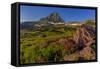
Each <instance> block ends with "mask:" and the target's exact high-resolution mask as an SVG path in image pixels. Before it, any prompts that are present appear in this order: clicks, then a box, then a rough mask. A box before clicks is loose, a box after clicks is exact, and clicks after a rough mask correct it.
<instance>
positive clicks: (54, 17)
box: [20, 12, 64, 29]
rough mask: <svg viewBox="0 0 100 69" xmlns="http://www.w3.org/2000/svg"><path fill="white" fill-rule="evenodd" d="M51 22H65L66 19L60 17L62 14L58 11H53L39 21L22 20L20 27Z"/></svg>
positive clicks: (39, 25)
mask: <svg viewBox="0 0 100 69" xmlns="http://www.w3.org/2000/svg"><path fill="white" fill-rule="evenodd" d="M49 22H53V23H62V22H63V23H64V20H63V19H62V18H61V17H60V15H59V14H58V13H56V12H54V13H51V14H50V15H48V16H46V17H44V18H41V19H40V20H38V21H31V22H22V23H21V24H20V28H21V29H30V28H32V27H36V26H37V27H41V26H43V25H44V26H45V25H49Z"/></svg>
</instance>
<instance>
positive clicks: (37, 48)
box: [20, 27, 76, 64]
mask: <svg viewBox="0 0 100 69" xmlns="http://www.w3.org/2000/svg"><path fill="white" fill-rule="evenodd" d="M75 31H76V28H72V27H68V28H66V27H56V29H55V28H54V29H49V30H44V31H43V30H42V31H27V32H26V31H25V32H24V31H21V35H20V38H21V39H20V61H21V64H27V63H41V62H55V61H62V60H63V57H64V55H65V54H66V53H65V51H64V45H63V44H62V43H60V44H57V43H56V42H54V41H55V40H57V39H60V38H65V37H66V38H70V37H73V35H74V34H75ZM67 53H68V52H67Z"/></svg>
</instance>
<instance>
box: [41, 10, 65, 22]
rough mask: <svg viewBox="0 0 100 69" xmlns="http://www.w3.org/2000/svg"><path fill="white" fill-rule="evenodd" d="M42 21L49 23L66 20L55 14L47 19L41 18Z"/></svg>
mask: <svg viewBox="0 0 100 69" xmlns="http://www.w3.org/2000/svg"><path fill="white" fill-rule="evenodd" d="M40 21H48V22H54V23H58V22H64V20H63V19H62V18H61V16H60V15H59V14H58V13H57V12H53V13H51V14H50V15H48V16H47V17H44V18H41V19H40Z"/></svg>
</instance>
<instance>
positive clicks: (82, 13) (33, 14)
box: [20, 5, 95, 22]
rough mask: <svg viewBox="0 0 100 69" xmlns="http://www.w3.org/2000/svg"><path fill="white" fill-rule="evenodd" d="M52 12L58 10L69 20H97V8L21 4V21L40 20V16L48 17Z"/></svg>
mask: <svg viewBox="0 0 100 69" xmlns="http://www.w3.org/2000/svg"><path fill="white" fill-rule="evenodd" d="M52 12H57V13H59V14H60V16H61V17H62V18H63V19H64V21H65V22H68V21H84V20H88V19H92V20H95V10H93V9H78V8H57V7H41V6H25V5H22V6H20V18H21V19H20V21H21V22H25V21H38V20H39V19H40V18H43V17H46V16H48V15H49V14H51V13H52Z"/></svg>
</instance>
